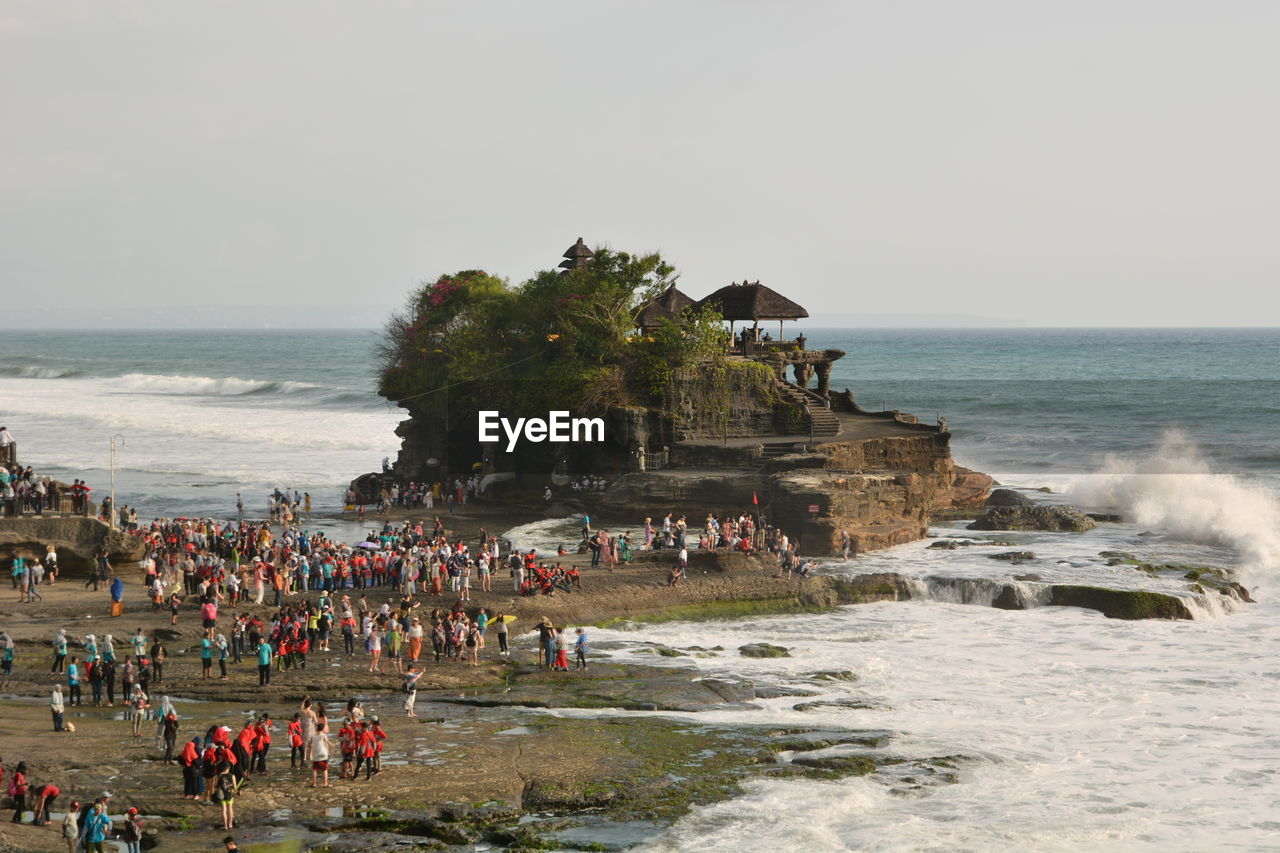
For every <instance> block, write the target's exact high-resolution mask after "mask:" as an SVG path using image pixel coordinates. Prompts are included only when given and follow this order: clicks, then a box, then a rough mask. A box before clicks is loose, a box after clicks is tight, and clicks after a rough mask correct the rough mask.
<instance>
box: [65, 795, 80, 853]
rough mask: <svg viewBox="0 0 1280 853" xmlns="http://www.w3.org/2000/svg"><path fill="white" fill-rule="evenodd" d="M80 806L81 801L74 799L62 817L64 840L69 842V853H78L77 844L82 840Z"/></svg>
mask: <svg viewBox="0 0 1280 853" xmlns="http://www.w3.org/2000/svg"><path fill="white" fill-rule="evenodd" d="M79 808H80V803H79V802H78V801H77V800H72V801H71V807H70V808H68V809H67V813H66V815H65V816H64V817H63V818H62V840H63V841H65V842H67V853H76V845H77V844H78V843H79V840H80V814H79V812H78V811H77V810H78V809H79Z"/></svg>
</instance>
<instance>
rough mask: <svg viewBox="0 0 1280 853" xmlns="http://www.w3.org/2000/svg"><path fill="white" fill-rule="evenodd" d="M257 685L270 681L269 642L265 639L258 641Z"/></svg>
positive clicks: (261, 685) (267, 683) (263, 684)
mask: <svg viewBox="0 0 1280 853" xmlns="http://www.w3.org/2000/svg"><path fill="white" fill-rule="evenodd" d="M257 651H258V686H259V687H265V686H267V685H269V684H270V683H271V644H270V643H268V642H267V641H266V640H265V639H263V640H261V641H259V643H258V649H257Z"/></svg>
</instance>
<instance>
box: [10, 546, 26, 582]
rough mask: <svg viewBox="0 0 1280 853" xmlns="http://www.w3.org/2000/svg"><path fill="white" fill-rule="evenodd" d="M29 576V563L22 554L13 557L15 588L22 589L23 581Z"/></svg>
mask: <svg viewBox="0 0 1280 853" xmlns="http://www.w3.org/2000/svg"><path fill="white" fill-rule="evenodd" d="M26 574H27V561H26V559H25V558H24V557H23V556H22V555H21V554H15V555H14V557H13V588H14V589H22V579H23V577H25V576H26Z"/></svg>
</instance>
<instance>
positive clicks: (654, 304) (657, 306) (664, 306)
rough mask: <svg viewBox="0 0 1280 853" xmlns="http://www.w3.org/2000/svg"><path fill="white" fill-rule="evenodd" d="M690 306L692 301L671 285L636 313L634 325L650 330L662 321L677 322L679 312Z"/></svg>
mask: <svg viewBox="0 0 1280 853" xmlns="http://www.w3.org/2000/svg"><path fill="white" fill-rule="evenodd" d="M692 304H693V300H692V299H690V298H689V297H688V296H685V295H684V294H683V293H681V292H680V291H679V290H678V289H677V288H676V286H675V285H674V284H673V285H671V286H670V287H668V288H667V289H666V290H664V291H662V293H661V294H659V295H658V297H657V298H656V299H654V300H653V301H651V302H649V304H647V305H645V306H644V307H643V308H641V309H640V310H639V311H638V312H636V325H638V326H639V327H640V328H642V329H652V328H655V327H656V326H658V325H659V324H661V323H662V321H663V320H672V321H674V320H677V319H679V317H680V312H681V311H683V310H684V309H686V308H688V307H689V306H690V305H692Z"/></svg>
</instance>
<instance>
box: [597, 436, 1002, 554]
mask: <svg viewBox="0 0 1280 853" xmlns="http://www.w3.org/2000/svg"><path fill="white" fill-rule="evenodd" d="M678 458H680V459H682V460H684V461H686V462H687V461H689V460H691V459H692V458H696V454H694V453H693V451H692V450H686V451H685V452H682V453H681V454H678ZM704 458H707V457H706V456H705V455H704ZM710 458H717V457H716V455H715V454H712V455H711V457H710ZM752 458H753V457H752V453H751V451H750V450H745V449H737V450H733V449H728V450H725V451H723V452H722V453H721V454H719V461H721V462H723V463H726V464H734V463H737V464H738V465H739V466H740V467H733V468H727V467H723V468H722V467H711V468H709V467H703V468H693V467H684V468H674V469H671V470H665V471H655V472H647V473H644V474H640V473H632V474H628V475H626V476H624V477H622V478H621V479H620V480H618V481H616V482H615V483H613V484H612V485H611V486H610V488H609V490H608V492H607V493H606V494H605V496H604V498H603V501H604V504H605V506H606V507H607V508H608V510H609V511H610V513H611V514H627V515H630V516H631V517H635V518H636V520H637V522H638V521H639V520H640V518H642V517H643V516H646V515H647V516H650V517H653V518H660V517H661V516H662V515H664V514H665V513H667V512H672V513H675V514H676V515H682V514H683V515H686V516H688V518H689V520H690V522H691V523H692V524H694V525H697V524H699V523H700V522H701V521H702V519H703V518H704V517H705V516H706V514H707V513H708V512H740V511H742V510H743V509H749V508H751V507H752V506H753V504H752V497H753V495H754V496H756V497H758V498H759V500H760V503H761V507H762V509H763V510H764V512H765V514H766V516H767V517H768V520H769V521H770V523H772V524H774V525H776V526H779V527H781V528H782V529H783V530H786V531H787V532H788V534H789V535H791V536H792V537H793V538H799V540H800V542H801V544H802V548H803V551H804V553H807V554H830V553H834V552H836V551H837V550H838V548H839V544H840V532H841V531H842V530H846V531H848V532H849V535H850V537H851V538H852V539H853V541H854V544H855V546H856V548H857V549H858V550H859V551H867V550H874V549H878V548H887V547H889V546H892V545H898V544H901V543H903V542H911V541H913V540H916V539H921V538H923V537H924V536H925V535H926V534H927V533H928V527H929V521H930V518H931V515H932V513H934V512H935V511H938V510H947V509H964V508H970V507H976V506H980V505H981V504H982V501H983V500H985V498H986V495H987V492H988V490H989V489H990V487H991V483H992V480H991V478H990V477H987V476H986V475H985V474H979V473H977V472H974V471H969V470H968V469H965V468H958V467H957V466H956V465H955V464H954V463H953V462H952V460H951V450H950V434H949V433H940V432H936V431H921V432H920V433H919V434H916V435H905V436H893V437H886V438H877V439H866V440H863V441H844V442H841V441H836V442H829V443H825V444H820V445H818V446H817V447H816V448H814V450H813V451H810V452H806V453H797V454H791V455H787V456H780V457H777V458H774V459H771V460H768V461H765V460H763V459H761V458H760V457H759V456H758V455H756V456H755V457H754V458H755V460H756V465H755V466H754V467H747V466H748V465H749V464H750V462H751V460H752ZM810 507H816V508H817V509H816V511H815V512H811V511H810Z"/></svg>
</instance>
